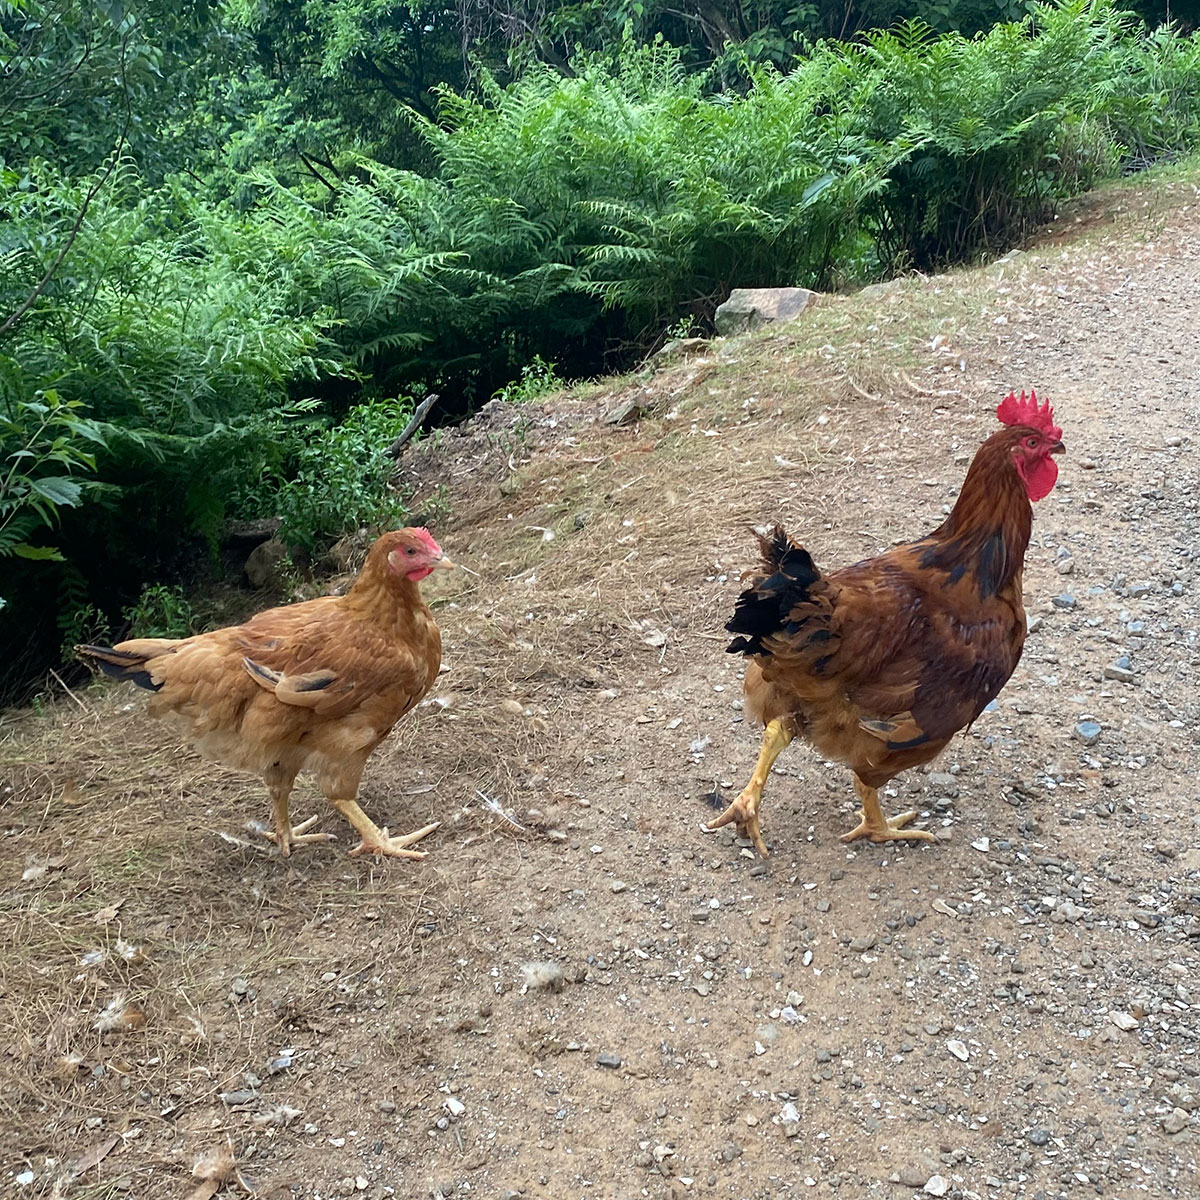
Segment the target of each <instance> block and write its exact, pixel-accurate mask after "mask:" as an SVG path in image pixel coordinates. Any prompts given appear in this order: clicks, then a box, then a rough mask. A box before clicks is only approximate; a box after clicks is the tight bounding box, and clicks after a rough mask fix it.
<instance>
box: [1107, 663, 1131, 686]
mask: <svg viewBox="0 0 1200 1200" xmlns="http://www.w3.org/2000/svg"><path fill="white" fill-rule="evenodd" d="M1128 661H1129V660H1128V659H1125V662H1128ZM1104 678H1105V679H1115V680H1117V681H1118V682H1119V683H1132V682H1133V679H1134V672H1133V671H1132V670H1131V669H1130V668H1129V667H1128V666H1124V667H1123V666H1122V665H1121V661H1120V660H1118V661H1117V662H1115V663H1113V664H1112V666H1109V667H1105V668H1104Z"/></svg>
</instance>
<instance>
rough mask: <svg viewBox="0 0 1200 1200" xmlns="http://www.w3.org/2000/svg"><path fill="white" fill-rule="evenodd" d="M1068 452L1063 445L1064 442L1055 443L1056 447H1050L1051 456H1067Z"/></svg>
mask: <svg viewBox="0 0 1200 1200" xmlns="http://www.w3.org/2000/svg"><path fill="white" fill-rule="evenodd" d="M1066 452H1067V448H1066V446H1064V445H1063V444H1062V442H1055V443H1054V445H1053V446H1051V447H1050V453H1051V454H1066Z"/></svg>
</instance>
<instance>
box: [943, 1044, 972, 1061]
mask: <svg viewBox="0 0 1200 1200" xmlns="http://www.w3.org/2000/svg"><path fill="white" fill-rule="evenodd" d="M946 1049H947V1050H949V1051H950V1053H951V1054H953V1055H954V1057H955V1058H957V1059H958V1060H959V1062H966V1061H967V1059H968V1058H970V1057H971V1052H970V1051H969V1050H968V1049H967V1047H966V1045H965V1044H964V1043H962V1042H960V1041H959V1040H958V1038H951V1039H950V1040H949V1041H948V1042H947V1043H946Z"/></svg>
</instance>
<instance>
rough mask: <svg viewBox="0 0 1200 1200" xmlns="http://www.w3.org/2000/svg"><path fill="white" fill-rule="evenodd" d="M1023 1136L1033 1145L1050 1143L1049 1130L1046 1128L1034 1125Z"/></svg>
mask: <svg viewBox="0 0 1200 1200" xmlns="http://www.w3.org/2000/svg"><path fill="white" fill-rule="evenodd" d="M1025 1136H1026V1137H1027V1138H1028V1139H1029V1141H1030V1143H1031V1144H1032V1145H1034V1146H1048V1145H1049V1144H1050V1130H1048V1129H1042V1128H1040V1127H1036V1128H1034V1129H1031V1130H1030V1131H1029V1132H1028V1133H1027V1134H1026V1135H1025Z"/></svg>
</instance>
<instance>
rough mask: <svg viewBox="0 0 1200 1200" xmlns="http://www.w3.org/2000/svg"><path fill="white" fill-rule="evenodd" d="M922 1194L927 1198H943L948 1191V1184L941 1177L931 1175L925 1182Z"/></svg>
mask: <svg viewBox="0 0 1200 1200" xmlns="http://www.w3.org/2000/svg"><path fill="white" fill-rule="evenodd" d="M923 1190H924V1192H925V1194H926V1195H928V1196H944V1195H945V1194H946V1193H947V1192H948V1191H949V1190H950V1184H949V1182H948V1181H947V1180H946V1178H945V1177H944V1176H942V1175H932V1176H930V1177H929V1179H927V1180H926V1181H925V1187H924V1189H923Z"/></svg>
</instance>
